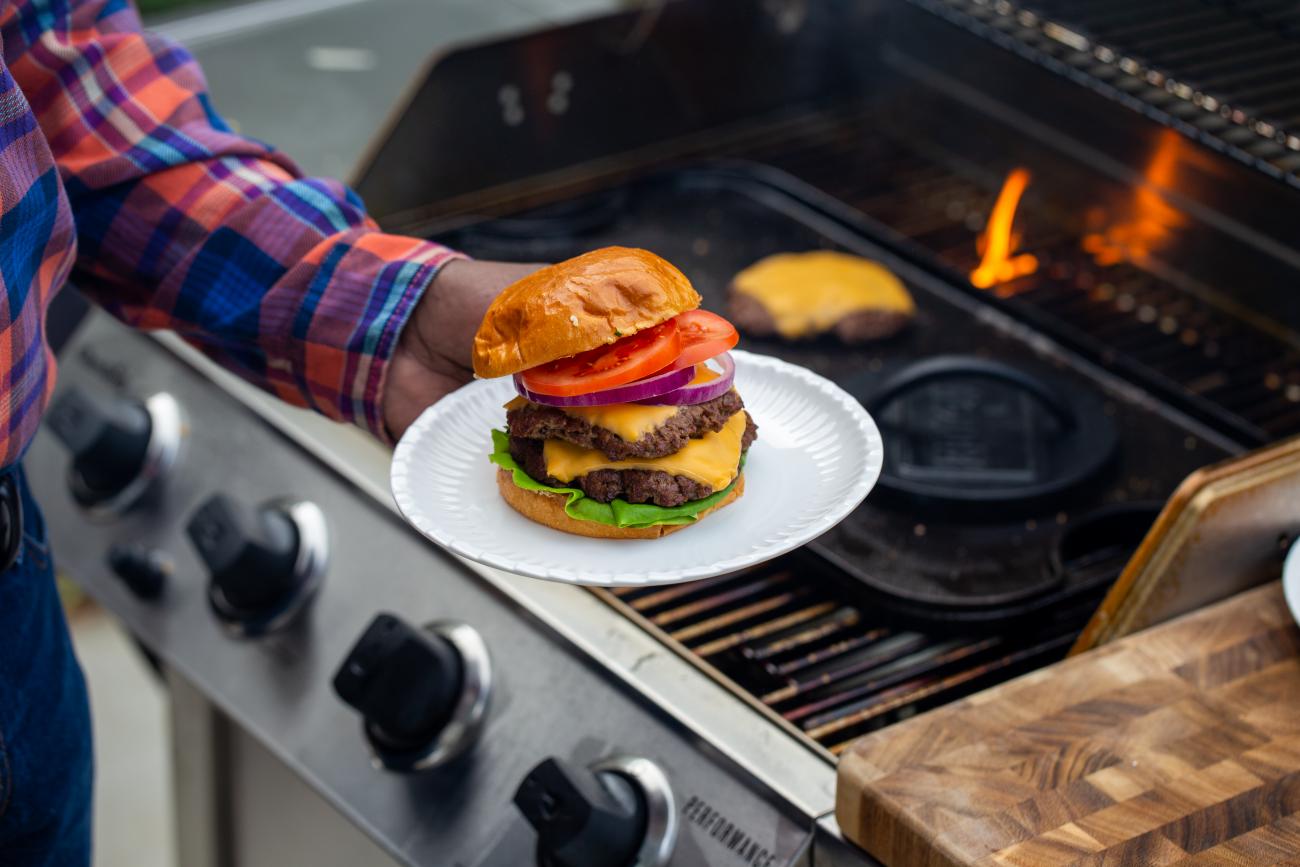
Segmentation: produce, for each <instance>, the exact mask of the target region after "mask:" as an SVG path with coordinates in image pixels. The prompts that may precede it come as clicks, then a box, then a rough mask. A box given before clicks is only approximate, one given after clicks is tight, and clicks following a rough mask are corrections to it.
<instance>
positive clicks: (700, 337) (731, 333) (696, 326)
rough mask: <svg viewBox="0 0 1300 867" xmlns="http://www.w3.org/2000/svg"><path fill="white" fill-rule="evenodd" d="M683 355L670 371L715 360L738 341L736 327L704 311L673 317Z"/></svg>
mask: <svg viewBox="0 0 1300 867" xmlns="http://www.w3.org/2000/svg"><path fill="white" fill-rule="evenodd" d="M674 320H675V321H676V322H677V333H678V334H680V335H681V339H682V352H681V354H680V355H678V356H677V360H676V361H674V362H673V365H672V367H670V368H669V370H681V369H682V368H683V367H689V366H691V365H692V364H699V363H700V362H702V361H708V360H709V359H710V358H715V357H717V356H719V355H721V354H722V353H724V352H726V351H727V350H729V349H731V348H732V347H733V346H735V345H736V344H737V343H739V342H740V334H738V333H737V332H736V326H734V325H732V324H731V323H730V322H728V321H727V320H725V319H723V318H722V317H721V316H719V315H718V314H716V313H710V312H709V311H707V310H687V311H686V312H685V313H678V314H677V316H675V317H674Z"/></svg>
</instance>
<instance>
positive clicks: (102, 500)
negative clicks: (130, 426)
mask: <svg viewBox="0 0 1300 867" xmlns="http://www.w3.org/2000/svg"><path fill="white" fill-rule="evenodd" d="M142 405H143V407H144V411H145V412H146V413H148V415H149V442H148V443H147V444H146V445H145V451H144V461H143V462H142V463H141V465H140V470H139V472H137V473H136V475H135V477H134V478H132V479H131V481H130V482H128V483H127V484H126V485H125V486H124V487H123V488H122V489H121V490H120V491H118V492H117V493H116V494H113V495H111V496H107V497H106V496H104V495H102V494H100V493H98V492H97V491H95V490H94V489H92V488H90V487H89V486H88V485H87V484H86V481H85V479H83V478H82V476H81V473H79V472H77V468H76V465H75V464H73V465H72V466H69V467H68V488H69V489H70V490H71V491H72V498H73V500H74V501H76V503H77V504H78V505H79V506H81V508H82V509H84V510H85V512H86V514H87V515H89V516H90V517H91V518H93V519H96V520H100V521H104V520H108V519H111V518H115V517H117V516H118V515H121V514H122V513H123V512H125V511H126V510H127V509H129V508H131V507H132V506H133V505H135V504H136V503H137V502H138V501H139V500H140V499H141V498H142V497H143V496H144V495H145V494H146V493H148V492H149V490H150V489H151V488H153V486H154V483H155V482H157V481H158V480H159V479H160V478H162V477H163V476H164V475H166V473H167V471H168V470H170V469H171V468H172V466H173V465H174V464H175V463H176V457H177V455H178V454H179V453H180V449H181V438H182V436H183V434H184V429H185V414H184V412H183V411H182V410H181V405H180V403H179V402H178V401H177V400H176V398H174V397H172V396H171V395H170V394H168V393H167V392H165V391H163V392H158V393H157V394H154V395H151V396H150V397H148V398H146V399H145V400H144V401H143V404H142Z"/></svg>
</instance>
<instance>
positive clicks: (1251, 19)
mask: <svg viewBox="0 0 1300 867" xmlns="http://www.w3.org/2000/svg"><path fill="white" fill-rule="evenodd" d="M913 2H914V3H916V4H917V5H919V6H922V7H924V8H927V9H930V10H931V11H935V12H938V13H940V14H942V15H944V16H945V17H948V18H950V19H953V20H956V21H957V22H958V23H961V24H964V25H965V26H967V27H970V28H972V29H975V30H977V31H980V32H982V33H984V34H985V35H988V36H991V37H993V38H994V39H995V41H1000V42H1003V43H1004V44H1008V45H1010V46H1013V47H1014V48H1015V49H1016V50H1017V51H1019V52H1020V53H1022V54H1028V55H1030V56H1034V57H1036V58H1037V59H1038V60H1039V61H1040V62H1042V63H1044V64H1045V65H1047V66H1049V67H1053V68H1056V69H1058V71H1062V72H1066V73H1068V74H1070V75H1071V76H1072V77H1076V78H1077V77H1080V76H1082V77H1083V78H1084V79H1085V80H1087V81H1089V82H1090V83H1091V84H1092V85H1093V86H1094V87H1095V88H1097V89H1099V90H1101V91H1103V92H1106V93H1108V95H1110V96H1113V97H1116V98H1119V99H1121V101H1125V102H1129V103H1130V104H1134V105H1135V106H1136V107H1140V108H1142V109H1144V110H1145V111H1147V113H1149V114H1152V115H1154V116H1156V117H1158V118H1160V119H1162V120H1163V121H1164V122H1165V123H1167V124H1168V125H1170V126H1174V127H1177V128H1179V129H1181V130H1183V131H1184V132H1187V133H1190V134H1192V135H1195V136H1196V137H1198V138H1200V139H1202V140H1203V141H1206V142H1207V143H1208V144H1210V145H1211V146H1213V147H1215V148H1216V149H1218V150H1223V151H1226V152H1229V153H1231V154H1233V155H1234V156H1236V157H1237V158H1238V159H1241V160H1243V161H1245V162H1247V163H1252V164H1254V165H1255V166H1257V167H1258V168H1260V169H1262V170H1263V171H1265V172H1266V173H1268V174H1270V175H1273V176H1275V177H1279V178H1285V179H1286V180H1287V181H1289V182H1290V183H1292V184H1294V185H1297V186H1300V88H1297V87H1296V86H1295V82H1296V80H1297V77H1298V76H1300V11H1298V10H1297V8H1296V5H1295V4H1294V3H1291V2H1288V0H1167V2H1153V3H1126V2H1122V0H1088V2H1077V0H1030V2H1026V3H1019V4H1017V3H1010V2H1007V0H913Z"/></svg>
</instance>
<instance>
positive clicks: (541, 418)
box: [506, 389, 753, 499]
mask: <svg viewBox="0 0 1300 867" xmlns="http://www.w3.org/2000/svg"><path fill="white" fill-rule="evenodd" d="M744 406H745V405H744V403H743V402H742V401H741V399H740V395H739V394H737V393H736V392H735V390H734V389H733V390H732V391H728V392H727V393H726V394H724V395H722V396H721V397H715V398H714V399H713V400H710V401H707V402H706V403H699V404H695V405H694V406H682V407H678V409H677V414H676V415H674V416H673V417H672V418H670V419H668V421H666V422H664V423H663V424H662V425H660V426H659V427H657V428H655V429H654V430H653V431H651V432H650V433H648V434H646V435H645V436H643V437H641V438H640V439H639V440H637V441H636V442H628V441H627V440H625V439H623V438H622V437H620V436H619V435H618V434H616V433H614V432H613V431H611V430H608V429H606V428H603V427H597V426H596V425H593V424H591V423H590V422H588V421H585V420H584V419H581V418H578V417H576V416H571V415H569V414H567V413H565V412H564V411H563V410H559V409H556V408H554V407H549V406H541V405H540V404H536V403H530V404H528V405H527V406H524V407H521V408H519V409H512V410H509V411H508V412H507V413H506V428H507V430H508V431H509V433H510V436H511V438H512V439H513V438H514V437H520V438H522V439H535V440H546V439H557V440H564V441H565V442H570V443H573V444H574V445H576V446H582V447H583V448H584V449H599V450H600V451H602V452H604V453H605V456H606V457H608V458H609V459H610V460H611V461H623V460H627V459H628V458H645V459H647V460H653V459H654V458H662V457H667V456H668V455H671V454H675V453H676V452H679V451H681V450H682V446H684V445H686V443H687V442H689V441H690V440H692V439H699V438H700V437H702V436H704V435H705V434H706V433H712V432H715V431H720V430H722V428H723V426H724V425H725V424H726V423H727V419H729V418H731V417H732V416H733V415H735V414H736V413H738V412H740V411H741V409H743V408H744ZM750 424H751V425H752V424H753V422H752V421H751V422H750ZM610 499H613V498H612V497H611V498H610Z"/></svg>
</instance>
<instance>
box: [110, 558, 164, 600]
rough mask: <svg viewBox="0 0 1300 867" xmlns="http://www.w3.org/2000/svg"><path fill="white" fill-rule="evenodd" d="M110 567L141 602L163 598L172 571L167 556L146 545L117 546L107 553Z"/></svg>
mask: <svg viewBox="0 0 1300 867" xmlns="http://www.w3.org/2000/svg"><path fill="white" fill-rule="evenodd" d="M108 566H109V568H110V569H112V570H113V573H114V574H115V575H117V577H118V578H121V579H122V583H124V584H125V585H126V586H127V589H129V590H130V591H131V592H132V593H134V594H135V595H136V596H139V597H140V598H141V599H157V598H158V597H159V596H161V595H162V592H163V589H164V588H165V587H166V586H167V576H168V575H170V574H171V571H172V564H171V560H169V559H168V557H167V555H166V554H164V553H163V552H161V551H158V550H156V549H153V548H146V547H144V546H143V545H114V546H113V547H112V548H109V549H108Z"/></svg>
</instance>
